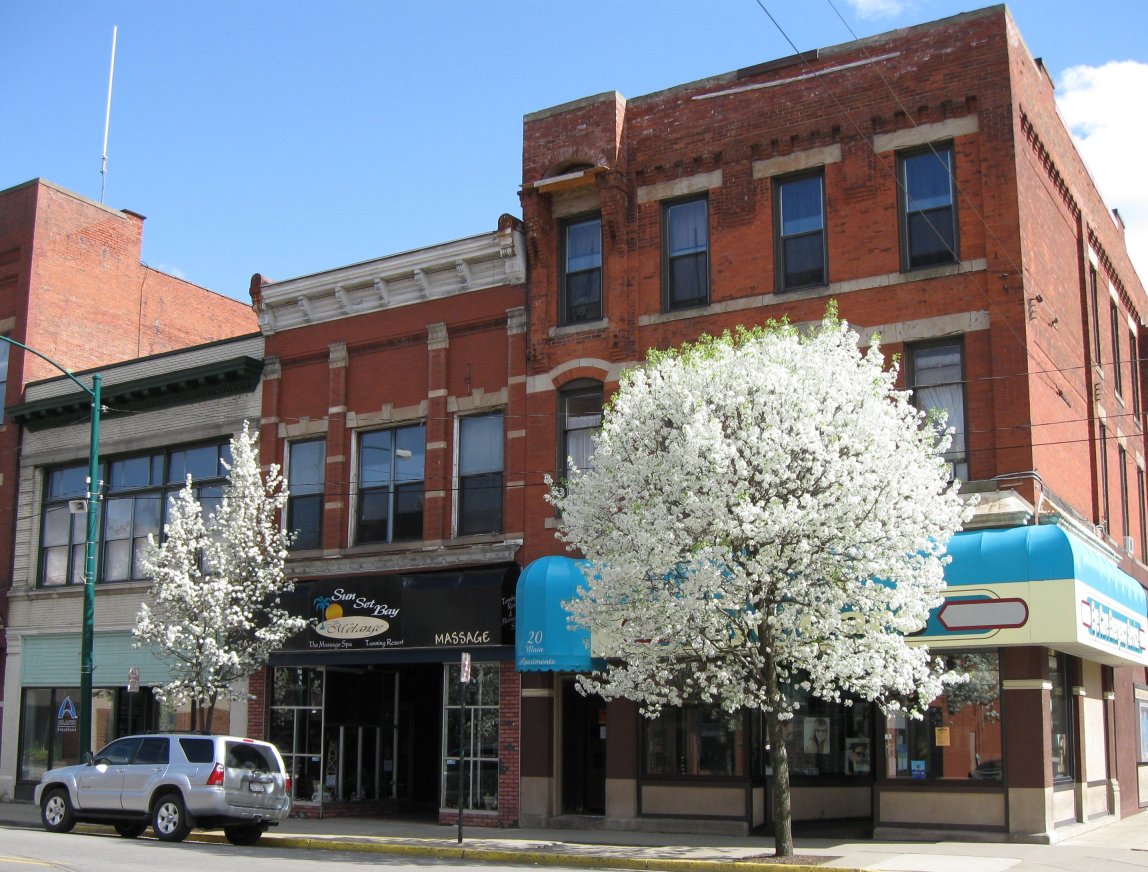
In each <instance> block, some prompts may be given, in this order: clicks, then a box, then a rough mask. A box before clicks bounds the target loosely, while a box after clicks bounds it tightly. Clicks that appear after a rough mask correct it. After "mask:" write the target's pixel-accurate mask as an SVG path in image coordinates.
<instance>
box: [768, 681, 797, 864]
mask: <svg viewBox="0 0 1148 872" xmlns="http://www.w3.org/2000/svg"><path fill="white" fill-rule="evenodd" d="M765 686H766V692H767V693H768V696H769V699H770V700H772V701H773V711H769V712H766V716H765V722H766V725H767V726H768V727H769V747H770V752H771V757H772V761H773V850H774V852H775V853H776V854H777V856H779V857H792V856H793V806H792V800H791V797H790V794H789V750H788V749H787V748H786V747H785V736H784V734H783V732H782V721H781V718H780V717H779V716H778V708H779V702H780V700H781V690H780V687H779V686H778V681H777V670H776V669H774V667H773V661H772V660H770V661H768V665H767V666H766V668H765Z"/></svg>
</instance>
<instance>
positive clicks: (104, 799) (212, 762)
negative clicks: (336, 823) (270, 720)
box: [35, 733, 291, 845]
mask: <svg viewBox="0 0 1148 872" xmlns="http://www.w3.org/2000/svg"><path fill="white" fill-rule="evenodd" d="M89 758H90V759H89V761H88V762H86V763H81V764H79V765H78V766H63V767H61V768H59V769H50V770H48V771H47V772H45V773H44V775H43V776H42V777H41V778H40V783H39V784H37V785H36V794H35V798H36V804H37V805H38V806H39V807H40V819H41V820H42V821H43V823H44V827H45V828H46V829H48V830H49V831H51V832H53V833H66V832H68V831H69V830H71V829H72V827H74V826H75V825H76V823H77V822H79V821H83V822H86V823H101V824H112V825H114V826H115V828H116V832H117V833H119V834H120V835H121V836H123V837H124V838H128V839H134V838H136V837H137V836H139V835H141V834H142V833H143V832H144V830H146V829H147V827H148V824H151V827H152V829H153V830H154V831H155V834H156V837H157V838H159V839H162V840H163V841H165V842H181V841H183V840H184V839H186V838H187V834H188V833H189V832H190V831H191V830H192V828H193V827H201V828H205V829H216V828H219V827H222V828H223V832H224V834H225V835H226V836H227V840H228V841H229V842H231V843H232V844H233V845H253V844H255V842H257V841H259V837H260V836H262V835H263V832H264V831H265V830H266V829H267V827H269V826H275V825H277V824H278V823H279V821H281V820H282V819H283V818H285V817H287V812H288V811H289V810H290V808H291V782H290V779H289V778H288V776H287V775H286V773H285V771H284V768H283V758H282V757H280V756H279V751H278V749H276V747H275V746H274V745H272V744H270V743H268V742H260V741H256V740H255V739H243V738H239V737H237V736H209V735H205V734H201V733H162V734H148V735H140V736H125V737H124V738H122V739H116V740H115V741H114V742H112V743H111V744H109V745H106V746H105V747H104V748H102V749H101V750H100V752H99V753H98V754H96V755H95V756H94V757H91V755H89Z"/></svg>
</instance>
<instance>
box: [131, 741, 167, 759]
mask: <svg viewBox="0 0 1148 872" xmlns="http://www.w3.org/2000/svg"><path fill="white" fill-rule="evenodd" d="M167 757H168V740H167V739H166V738H158V737H157V738H153V739H144V740H143V742H141V743H140V749H139V751H138V752H136V759H135V762H136V763H167V762H168V760H167Z"/></svg>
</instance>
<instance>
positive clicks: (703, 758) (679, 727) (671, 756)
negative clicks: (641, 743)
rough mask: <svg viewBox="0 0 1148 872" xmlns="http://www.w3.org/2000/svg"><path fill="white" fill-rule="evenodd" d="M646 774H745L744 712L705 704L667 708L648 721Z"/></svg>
mask: <svg viewBox="0 0 1148 872" xmlns="http://www.w3.org/2000/svg"><path fill="white" fill-rule="evenodd" d="M645 736H646V743H645V754H644V760H645V774H646V775H675V776H691V775H711V776H712V775H745V770H746V734H745V729H744V728H743V724H742V717H741V716H740V715H730V714H727V713H725V712H722V711H720V710H716V709H710V708H704V707H702V706H687V707H684V708H674V709H666V710H664V711H663V712H662V713H661V714H660V715H659V716H658V717H656V718H654V719H652V720H648V721H646V722H645Z"/></svg>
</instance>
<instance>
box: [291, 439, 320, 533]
mask: <svg viewBox="0 0 1148 872" xmlns="http://www.w3.org/2000/svg"><path fill="white" fill-rule="evenodd" d="M287 450H288V458H287V492H288V494H289V496H288V497H287V531H288V532H293V533H294V534H295V540H294V541H293V542H292V543H291V547H293V548H318V547H320V546H321V545H322V544H323V479H324V475H323V473H324V468H325V467H326V465H327V443H326V440H325V439H308V440H306V441H303V442H292V443H291V444H290V445H289V446H288V449H287Z"/></svg>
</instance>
